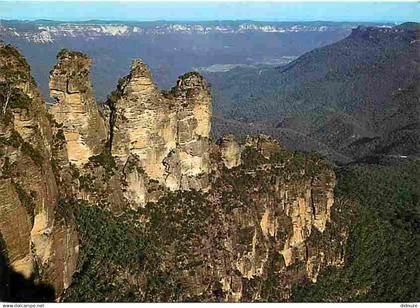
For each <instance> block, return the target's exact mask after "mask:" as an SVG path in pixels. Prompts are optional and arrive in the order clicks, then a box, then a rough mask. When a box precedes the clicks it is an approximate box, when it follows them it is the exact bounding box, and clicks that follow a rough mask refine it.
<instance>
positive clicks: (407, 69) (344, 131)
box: [209, 23, 420, 159]
mask: <svg viewBox="0 0 420 308" xmlns="http://www.w3.org/2000/svg"><path fill="white" fill-rule="evenodd" d="M419 33H420V31H419V25H418V24H416V23H409V24H403V25H400V26H396V27H393V28H384V27H379V28H378V27H358V28H356V29H354V30H353V31H352V33H351V34H350V35H349V36H348V37H347V38H345V39H343V40H341V41H339V42H337V43H334V44H332V45H329V46H325V47H321V48H318V49H315V50H313V51H310V52H308V53H306V54H304V55H302V56H301V57H299V58H298V59H296V60H295V61H293V62H291V63H289V64H287V65H285V66H281V67H278V68H267V69H236V70H232V71H231V72H229V73H227V74H225V75H224V76H223V77H222V78H220V77H221V75H218V76H215V75H213V76H211V75H210V76H209V79H210V80H211V81H212V82H218V83H219V84H218V88H220V89H221V90H220V91H219V92H218V93H215V97H216V100H215V106H216V107H215V109H216V110H217V109H219V110H220V111H221V112H222V113H223V114H225V115H226V116H227V117H228V118H231V119H236V120H239V121H245V122H248V123H251V122H252V123H254V125H255V124H256V123H259V122H261V123H264V124H265V126H266V127H276V128H278V129H291V130H293V131H297V132H300V133H302V134H304V135H305V136H307V137H309V138H311V139H314V140H318V141H319V142H321V143H323V144H326V145H327V146H329V147H331V148H332V149H334V150H335V151H338V152H339V153H341V154H343V155H345V156H347V157H349V159H359V158H361V157H364V156H366V155H378V154H380V155H402V156H406V155H418V154H420V149H419V143H420V142H419V130H418V127H419V118H420V116H419V115H420V112H419V108H420V107H419V106H420V105H419V62H420V40H419ZM217 80H218V81H217Z"/></svg>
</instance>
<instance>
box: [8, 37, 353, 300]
mask: <svg viewBox="0 0 420 308" xmlns="http://www.w3.org/2000/svg"><path fill="white" fill-rule="evenodd" d="M90 65H91V60H90V59H89V58H88V57H87V56H86V55H83V54H81V53H78V52H69V51H62V52H60V53H59V55H58V63H57V65H56V66H55V67H54V69H53V70H52V72H51V76H50V77H51V81H50V87H51V95H52V96H53V97H54V98H56V100H57V103H56V104H55V105H53V106H52V107H51V108H50V115H48V114H47V112H46V109H45V105H44V102H43V100H42V98H41V96H40V94H39V92H38V89H37V88H36V85H35V83H34V81H33V79H32V78H31V76H30V69H29V66H28V64H27V63H26V61H25V60H24V59H23V58H22V57H21V56H20V55H19V53H18V52H17V50H16V49H15V48H13V47H10V46H6V45H4V44H0V112H1V113H0V197H1V198H0V235H1V237H0V244H1V245H0V247H1V248H2V249H4V252H3V253H4V254H5V256H6V257H7V260H8V262H9V265H10V266H11V267H12V268H13V269H14V270H15V271H17V272H19V273H21V274H23V275H24V276H25V277H35V278H36V281H37V282H45V283H48V284H50V285H52V286H53V287H54V290H55V294H56V297H57V299H60V298H61V296H62V295H63V291H64V290H65V289H67V288H69V286H71V285H72V281H73V278H74V277H73V276H74V274H75V273H76V272H77V269H78V268H80V267H83V266H84V264H86V263H87V264H88V265H87V266H93V265H94V266H100V265H101V262H100V261H99V262H98V261H97V260H95V261H92V260H86V258H87V255H84V258H79V250H81V251H84V250H85V251H86V250H88V251H89V256H92V254H93V255H94V254H95V252H96V251H98V253H99V254H101V255H100V258H103V257H104V255H103V254H104V253H106V254H110V255H112V258H110V261H109V262H108V263H107V266H109V267H110V271H108V267H107V268H106V270H105V274H104V275H111V276H112V277H111V276H110V279H114V280H115V281H112V284H114V283H115V284H116V285H118V284H119V283H121V281H122V282H124V283H123V284H122V285H121V286H119V285H118V286H119V289H118V293H121V294H122V293H123V292H124V290H125V288H126V289H127V290H128V291H127V292H128V293H129V294H136V296H138V297H136V298H135V300H144V301H153V300H168V301H169V300H170V301H173V300H192V299H202V300H224V301H254V300H255V301H256V300H287V299H288V297H289V296H290V289H291V286H292V284H293V283H294V282H297V281H300V280H302V279H303V278H307V279H310V280H312V281H315V280H316V278H317V275H318V273H319V271H320V270H321V269H322V268H323V267H325V266H327V265H340V264H341V262H342V259H343V253H342V250H341V249H340V248H341V246H342V243H343V242H344V241H345V237H346V231H345V230H341V229H339V228H338V227H337V229H338V230H340V231H339V232H337V234H335V235H334V241H335V242H334V243H339V244H337V245H335V246H334V247H330V248H328V249H326V248H325V245H324V244H323V243H325V242H327V241H328V240H329V237H333V236H332V235H328V230H329V229H328V228H329V227H328V226H329V225H331V224H332V223H333V222H331V209H332V207H333V204H334V202H335V201H334V195H333V188H334V186H335V175H334V172H333V171H332V169H331V167H330V166H329V165H328V164H327V163H326V162H325V161H323V160H321V159H319V158H316V157H310V156H309V155H307V156H305V155H301V154H296V153H289V152H287V151H284V150H282V149H281V147H280V145H279V143H278V142H277V141H276V140H274V139H272V138H270V137H268V136H264V135H261V136H258V137H249V138H247V140H246V142H245V144H242V145H240V144H239V143H237V142H236V141H235V139H234V138H233V136H231V135H229V136H225V137H224V138H222V139H221V141H220V143H219V144H218V145H215V144H212V143H211V142H210V125H211V124H210V123H211V114H212V112H211V97H210V93H209V90H208V88H207V85H206V82H205V80H204V79H203V77H201V76H200V75H199V74H198V73H187V74H185V75H183V76H181V77H179V79H178V81H177V84H176V86H175V87H173V88H172V89H171V90H170V91H161V90H159V89H158V88H157V87H156V86H155V84H154V82H153V80H152V77H151V73H150V70H149V69H148V67H147V66H146V65H145V64H144V63H143V62H141V61H139V60H136V61H134V62H133V64H132V67H131V71H130V74H129V75H128V76H126V77H124V78H122V79H121V80H120V82H119V84H118V87H117V89H116V90H115V91H114V92H112V93H111V95H110V97H109V99H108V102H107V103H108V104H107V106H108V107H109V110H105V112H104V113H101V112H99V109H98V106H97V105H96V102H95V100H94V98H93V90H92V86H91V81H90V73H89V70H90ZM82 206H87V207H88V209H95V211H96V210H97V211H99V213H107V214H104V217H109V216H111V217H114V218H115V219H117V218H119V219H124V221H123V223H122V224H121V225H123V226H125V227H127V226H128V227H127V229H118V228H119V226H120V225H118V224H110V226H111V227H109V228H110V229H102V225H101V229H98V226H97V223H98V222H97V220H96V217H94V219H93V223H94V225H95V227H94V228H93V229H91V232H99V234H98V236H99V237H101V236H102V233H106V232H111V233H112V236H114V235H117V234H121V233H122V234H127V236H129V235H130V232H134V231H133V230H132V228H134V229H135V230H136V231H135V232H138V234H140V235H141V238H142V242H141V243H139V242H137V241H134V243H133V242H131V245H134V246H136V247H137V246H138V245H149V246H145V248H144V251H142V252H141V254H140V255H136V256H135V260H134V261H133V263H132V264H134V265H133V266H134V267H133V268H129V267H126V266H129V264H130V263H127V262H126V261H127V259H126V258H128V257H127V256H129V255H130V254H128V253H127V254H125V253H123V255H124V256H123V257H121V251H114V247H111V248H110V247H103V246H100V247H95V246H94V245H95V241H93V242H92V241H86V234H83V233H82V234H80V233H78V230H79V231H80V230H82V229H83V228H81V227H85V224H86V223H87V221H86V220H85V219H86V217H84V216H83V214H81V211H80V209H81V207H82ZM107 215H108V216H107ZM102 218H103V217H102ZM98 219H99V217H98ZM11 220H13V223H10V221H11ZM125 227H124V228H125ZM127 230H129V231H127ZM114 232H115V234H114ZM136 234H137V233H136ZM138 234H137V235H138ZM314 238H317V241H315V240H313V239H314ZM96 239H97V238H96ZM104 245H105V246H106V244H104ZM110 257H111V256H110ZM119 258H123V260H124V262H120V263H118V262H117V261H120V259H119ZM145 260H146V261H145ZM89 262H93V263H89ZM113 262H116V263H113ZM92 264H93V265H92ZM139 269H141V270H140V272H141V274H139ZM92 273H96V271H80V272H79V273H78V279H76V281H77V282H76V283H75V285H74V284H73V289H75V290H76V291H74V293H71V292H70V294H78V296H80V294H85V291H86V290H85V289H82V291H81V292H79V293H78V288H79V287H80V285H79V284H78V283H80V281H83V279H84V278H85V279H86V280H85V283H89V282H92V283H95V279H98V277H97V276H94V277H93V278H92V277H89V276H86V277H87V278H86V277H84V276H83V275H89V274H92ZM95 275H96V274H95ZM114 275H115V276H114ZM161 280H163V281H165V284H166V281H167V282H168V283H167V284H166V285H165V286H160V287H159V285H157V286H158V287H156V283H157V282H159V281H161ZM86 281H87V282H86ZM108 283H109V281H107V285H108ZM81 285H82V287H81V288H84V285H83V283H81ZM172 287H173V289H168V288H172ZM273 288H275V289H276V292H275V293H273V292H272V291H270V290H272V289H273ZM70 289H71V288H70ZM133 290H135V291H133ZM175 290H181V291H175ZM99 292H102V291H99ZM133 292H134V293H133ZM270 292H271V293H270ZM64 296H66V295H64ZM130 296H131V295H130ZM106 298H108V297H106ZM65 299H67V297H65ZM76 299H80V298H79V297H77V298H76ZM84 299H85V298H84Z"/></svg>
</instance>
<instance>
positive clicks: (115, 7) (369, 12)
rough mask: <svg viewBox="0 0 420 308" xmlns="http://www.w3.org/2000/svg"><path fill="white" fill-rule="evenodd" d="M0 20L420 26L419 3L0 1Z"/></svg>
mask: <svg viewBox="0 0 420 308" xmlns="http://www.w3.org/2000/svg"><path fill="white" fill-rule="evenodd" d="M0 19H20V20H36V19H50V20H59V21H83V20H91V19H100V20H123V21H153V20H176V21H183V20H185V21H192V20H195V21H202V20H255V21H314V20H322V21H364V22H369V21H372V22H395V23H401V22H406V21H417V22H420V3H418V2H312V1H310V2H263V1H257V2H250V1H247V2H238V1H235V2H222V1H218V2H205V1H195V2H176V1H170V2H163V1H160V2H156V1H154V2H134V1H118V2H111V1H93V2H92V1H86V0H79V1H63V0H61V1H51V0H50V1H12V0H0Z"/></svg>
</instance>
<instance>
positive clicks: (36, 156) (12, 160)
mask: <svg viewBox="0 0 420 308" xmlns="http://www.w3.org/2000/svg"><path fill="white" fill-rule="evenodd" d="M0 105H1V110H2V112H1V115H0V183H1V184H0V185H1V188H0V190H1V192H0V195H1V198H0V199H1V202H0V203H1V210H0V221H1V222H2V223H1V227H0V232H1V233H2V237H3V240H4V245H5V247H6V256H7V258H8V259H9V260H10V262H12V264H11V265H12V267H13V268H14V269H15V270H16V271H17V272H20V273H22V274H23V275H24V276H26V277H29V276H34V277H35V278H36V279H37V280H43V278H42V273H43V272H44V271H46V270H47V269H50V271H52V272H54V273H55V274H54V275H50V276H49V277H48V279H49V282H50V283H51V284H52V285H53V286H54V288H55V292H56V294H57V296H58V295H59V294H61V292H62V291H63V289H64V287H65V286H66V285H68V284H69V282H70V281H71V277H72V275H73V271H69V272H67V274H65V275H64V276H66V278H65V279H62V275H61V274H60V273H62V272H63V271H64V269H65V268H71V267H72V266H73V265H74V264H76V263H77V258H78V254H77V253H74V254H72V255H71V256H70V257H69V258H66V259H62V258H57V255H58V253H59V252H60V250H63V249H67V248H69V249H72V248H70V247H68V246H67V247H66V246H62V245H55V244H54V243H55V242H56V241H57V240H59V239H62V236H64V233H63V234H59V233H56V232H55V231H56V230H57V228H58V224H57V223H58V220H59V217H60V216H59V215H58V214H57V209H58V207H59V199H60V197H61V195H60V190H61V188H60V186H61V184H60V182H59V181H57V173H55V172H54V168H55V164H54V158H53V149H52V148H53V144H54V140H55V136H54V132H53V129H52V123H51V122H50V120H49V118H48V115H47V112H46V110H45V104H44V101H43V100H42V97H41V95H40V94H39V91H38V89H37V87H36V85H35V82H34V80H33V79H32V77H31V75H30V68H29V65H28V64H27V63H26V61H25V60H24V59H23V58H22V56H21V55H20V54H19V53H18V51H17V50H16V49H15V48H14V47H11V46H8V45H5V44H0ZM10 215H13V218H12V216H10ZM64 225H65V226H66V228H68V230H72V231H71V233H72V235H71V236H72V237H73V238H77V233H76V231H75V225H74V222H73V223H72V222H71V221H67V222H66V224H64ZM76 242H77V240H75V241H74V242H73V243H72V244H73V246H75V245H77V244H76ZM73 248H74V247H73ZM62 252H63V251H62ZM63 253H64V252H63Z"/></svg>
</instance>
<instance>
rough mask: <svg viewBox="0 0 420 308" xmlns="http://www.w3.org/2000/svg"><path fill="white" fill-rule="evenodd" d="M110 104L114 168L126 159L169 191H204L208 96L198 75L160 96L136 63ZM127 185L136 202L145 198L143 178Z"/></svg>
mask: <svg viewBox="0 0 420 308" xmlns="http://www.w3.org/2000/svg"><path fill="white" fill-rule="evenodd" d="M109 104H110V108H111V132H110V136H111V137H110V140H111V153H112V155H113V156H114V157H115V158H116V160H117V162H118V164H119V165H121V166H124V165H126V164H127V162H129V161H130V164H135V165H136V166H137V167H138V168H142V169H143V170H144V172H145V175H146V176H147V177H148V178H150V179H152V180H156V181H158V182H159V183H160V184H162V185H163V186H165V187H167V188H169V189H170V190H178V189H182V190H188V189H192V188H194V189H207V188H208V181H207V173H208V170H209V157H208V148H209V134H210V121H211V98H210V93H209V91H208V89H207V86H206V83H205V81H204V79H203V78H202V77H201V76H200V75H198V74H197V73H188V74H185V75H184V76H181V77H180V78H179V80H178V83H177V85H176V86H175V87H174V88H173V89H172V90H171V91H170V92H163V91H160V90H159V89H158V88H157V87H156V85H155V84H154V82H153V80H152V77H151V73H150V70H149V68H148V67H147V66H146V65H145V64H144V63H143V62H141V61H140V60H136V61H133V64H132V67H131V72H130V74H129V75H128V76H127V77H125V78H123V79H122V80H121V81H120V84H119V86H118V89H117V91H115V92H114V93H113V95H111V97H110V100H109ZM127 181H128V186H129V187H137V188H135V189H134V190H135V191H137V196H135V198H136V199H137V200H139V201H144V200H146V197H145V196H144V191H145V189H144V188H142V186H143V183H144V179H143V177H142V176H140V175H139V174H138V173H136V174H135V175H131V176H129V177H127ZM132 190H133V189H132ZM134 190H133V191H134Z"/></svg>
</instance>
